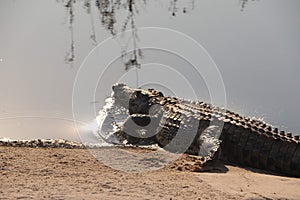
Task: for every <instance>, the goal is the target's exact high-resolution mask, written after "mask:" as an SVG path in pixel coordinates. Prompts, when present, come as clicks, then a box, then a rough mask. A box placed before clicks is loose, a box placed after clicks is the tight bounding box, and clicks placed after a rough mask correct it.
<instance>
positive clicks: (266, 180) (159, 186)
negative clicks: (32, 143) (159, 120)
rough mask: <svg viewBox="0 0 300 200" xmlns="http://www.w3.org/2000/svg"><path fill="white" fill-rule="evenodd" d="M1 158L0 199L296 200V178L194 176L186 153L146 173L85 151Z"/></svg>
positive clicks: (243, 172) (1, 150)
mask: <svg viewBox="0 0 300 200" xmlns="http://www.w3.org/2000/svg"><path fill="white" fill-rule="evenodd" d="M130 151H135V152H137V153H138V152H140V151H141V150H140V149H138V148H136V149H135V148H131V149H130ZM0 158H1V162H0V182H1V184H0V199H41V198H44V199H300V190H299V189H300V179H299V178H289V177H283V176H277V175H268V174H264V173H258V172H255V170H249V169H244V168H240V167H235V166H230V165H226V166H225V167H226V170H224V171H223V172H220V173H216V172H215V173H208V172H195V171H197V170H195V169H192V168H189V167H184V166H189V164H190V163H191V162H193V160H191V158H190V157H188V156H186V155H183V156H182V157H181V158H179V159H178V160H177V161H175V162H174V163H172V164H169V165H167V166H166V167H164V168H162V169H159V170H155V171H149V172H144V173H128V172H124V171H118V170H115V169H112V168H110V167H108V166H106V165H105V164H103V163H101V162H99V161H98V160H97V159H95V158H94V156H93V155H92V154H91V153H90V151H89V150H87V149H64V148H28V147H0ZM149 164H151V162H149Z"/></svg>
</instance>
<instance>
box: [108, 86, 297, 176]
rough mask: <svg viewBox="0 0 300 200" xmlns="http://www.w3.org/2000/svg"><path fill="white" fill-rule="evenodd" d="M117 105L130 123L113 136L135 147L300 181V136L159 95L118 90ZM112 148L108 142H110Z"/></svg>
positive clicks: (206, 105) (203, 104) (151, 91)
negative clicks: (154, 147)
mask: <svg viewBox="0 0 300 200" xmlns="http://www.w3.org/2000/svg"><path fill="white" fill-rule="evenodd" d="M112 89H113V95H112V98H113V100H114V103H115V105H117V106H121V107H123V108H124V109H126V110H127V113H128V117H127V119H126V120H125V121H124V122H123V124H122V125H121V127H120V128H119V129H118V130H116V131H115V132H114V133H113V135H114V136H115V137H117V138H118V141H120V142H126V143H127V144H134V145H141V144H142V145H150V144H157V145H159V146H160V147H162V148H164V149H165V150H167V151H171V152H175V153H187V154H191V155H195V156H201V157H202V158H203V161H204V162H208V161H210V162H211V161H215V160H222V161H227V162H229V163H233V164H236V165H239V166H245V167H251V168H257V169H261V170H265V171H267V172H271V173H275V174H282V175H286V176H292V177H300V140H299V136H293V135H292V134H291V133H286V132H285V131H279V130H278V128H275V127H273V126H271V125H269V124H267V123H266V122H264V121H263V120H259V119H256V118H251V117H245V116H241V115H239V114H237V113H234V112H232V111H229V110H227V109H225V108H221V107H218V106H214V105H212V104H210V103H206V102H202V101H190V100H185V99H180V98H176V97H165V96H164V95H163V94H162V92H159V91H156V90H154V89H147V90H143V89H132V88H129V87H128V86H127V85H125V84H123V83H117V84H115V85H113V87H112ZM108 142H109V140H108Z"/></svg>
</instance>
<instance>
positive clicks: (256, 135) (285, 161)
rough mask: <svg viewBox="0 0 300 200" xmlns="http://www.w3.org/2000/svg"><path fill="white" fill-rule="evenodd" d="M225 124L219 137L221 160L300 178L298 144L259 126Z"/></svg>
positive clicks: (297, 141) (235, 123) (232, 122)
mask: <svg viewBox="0 0 300 200" xmlns="http://www.w3.org/2000/svg"><path fill="white" fill-rule="evenodd" d="M243 121H244V123H239V122H237V121H230V122H226V123H225V124H224V127H223V131H222V135H221V140H222V144H221V148H222V153H223V154H224V155H223V158H225V159H226V160H228V161H229V162H233V163H237V164H240V165H244V166H250V167H254V168H259V169H263V170H268V171H272V172H275V173H281V174H285V175H289V176H296V177H300V141H299V137H298V136H295V137H292V136H291V134H284V132H283V131H281V132H279V133H278V129H273V128H271V127H270V126H268V125H266V124H264V123H263V122H261V123H257V124H253V122H251V121H248V122H247V121H246V123H245V120H243Z"/></svg>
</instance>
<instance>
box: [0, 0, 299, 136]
mask: <svg viewBox="0 0 300 200" xmlns="http://www.w3.org/2000/svg"><path fill="white" fill-rule="evenodd" d="M97 2H98V4H97ZM107 2H110V1H94V0H91V1H89V0H85V1H83V0H82V1H76V3H74V1H67V0H61V1H55V0H48V1H39V0H27V1H20V0H15V1H11V0H1V2H0V27H1V28H0V83H1V84H0V137H10V138H20V139H29V138H66V139H74V140H80V137H85V138H87V139H86V140H90V141H96V140H97V139H95V138H94V136H93V134H92V132H93V131H94V130H95V129H96V120H95V118H96V115H97V111H98V110H99V109H100V108H101V107H102V106H103V105H104V99H105V98H106V97H108V96H109V95H110V93H111V89H110V88H111V84H105V83H103V82H101V84H100V85H95V86H94V87H95V88H96V89H95V98H87V99H86V100H85V102H86V104H85V106H86V107H89V108H91V109H93V110H94V111H95V112H94V113H93V115H91V114H90V115H87V116H83V117H82V118H81V120H80V121H77V123H76V124H77V125H78V126H75V125H74V122H73V116H74V113H73V112H72V110H73V108H72V92H73V89H74V88H73V85H74V82H75V80H76V75H78V72H79V69H80V65H81V64H82V63H83V61H84V59H85V58H86V56H87V55H88V54H89V53H90V51H91V50H92V49H94V48H95V47H96V46H97V44H100V43H101V42H103V41H105V39H107V38H109V37H111V36H112V35H116V34H118V33H121V32H122V30H123V29H127V30H129V29H131V28H132V27H133V28H137V32H135V31H131V32H129V33H130V34H129V35H130V37H128V38H127V37H126V35H125V36H124V37H122V35H120V36H119V37H116V36H114V39H113V40H114V41H115V44H116V45H115V46H116V48H115V49H116V50H114V51H112V49H113V48H108V49H106V53H107V55H111V56H115V57H116V60H115V61H114V62H113V64H112V66H114V65H115V66H119V68H118V70H119V71H118V72H116V73H118V74H124V77H123V79H122V80H128V82H130V83H129V84H131V86H135V84H136V83H137V84H144V85H145V87H147V86H149V87H151V86H152V87H156V88H159V89H162V90H165V91H164V92H165V93H166V94H173V93H172V91H175V92H176V95H179V96H181V97H184V98H193V96H189V95H188V94H187V93H185V89H186V87H185V86H183V84H182V83H183V81H181V79H179V78H180V76H178V77H179V78H177V75H178V74H176V73H173V72H172V73H170V71H168V68H163V67H161V65H157V63H156V64H155V65H154V64H152V65H151V68H147V67H143V65H142V66H141V68H140V69H138V81H136V73H135V72H136V71H135V67H136V66H138V64H139V63H140V62H141V63H142V62H145V61H143V59H144V60H147V59H148V60H150V61H151V59H152V58H153V59H152V60H155V59H154V58H156V57H160V56H159V55H163V54H159V53H158V51H155V52H154V51H151V50H144V51H143V49H142V50H141V52H140V51H139V50H138V49H139V48H140V46H139V45H140V43H141V42H142V41H143V40H146V39H147V38H142V37H141V38H140V37H138V36H139V31H138V30H139V28H142V27H163V28H167V29H173V30H176V31H179V32H182V33H184V34H186V35H188V36H189V37H191V38H193V39H194V40H195V41H197V42H198V43H200V44H201V45H202V46H203V47H204V48H205V49H206V50H207V52H208V53H209V54H210V56H211V57H212V59H213V60H214V62H215V63H216V65H217V66H218V69H219V70H220V73H221V76H222V78H223V81H224V85H225V89H226V97H227V107H228V108H230V109H232V110H234V111H237V112H239V113H242V114H245V115H254V116H257V117H263V118H264V119H265V120H266V121H267V122H270V123H271V124H274V125H276V126H279V127H281V128H283V129H285V130H288V131H291V132H293V133H298V132H299V118H300V105H299V102H300V93H299V87H300V79H299V78H298V76H299V72H300V68H299V65H300V57H299V52H300V39H299V35H300V27H299V24H300V23H299V22H300V13H299V11H298V10H299V8H300V2H299V1H280V0H264V1H249V2H247V3H246V4H245V7H244V9H243V11H241V8H242V7H243V4H242V2H246V1H239V0H228V1H210V0H206V1H190V0H182V1H180V0H178V1H168V0H166V1H138V0H136V1H134V2H135V4H134V6H133V7H131V8H130V5H128V2H132V1H118V0H116V1H112V2H114V3H115V4H109V3H107ZM122 2H123V3H122ZM124 2H125V3H124ZM126 2H127V3H126ZM144 2H146V3H144ZM174 2H175V3H176V2H177V3H176V4H174ZM66 5H68V6H66ZM112 5H114V6H112ZM130 9H131V10H130ZM152 38H153V41H158V40H160V39H163V40H165V38H160V37H159V35H157V36H155V35H153V36H152ZM170 43H174V44H176V42H175V41H170ZM128 45H129V46H130V45H131V46H134V47H136V50H137V51H136V52H133V53H131V54H126V53H125V52H126V51H127V50H128ZM176 45H179V46H184V45H183V44H180V42H179V43H178V44H176ZM96 51H97V50H96ZM185 52H187V54H193V52H189V50H188V49H186V51H185ZM100 53H101V52H100ZM143 54H144V58H143ZM122 55H123V56H122ZM164 58H165V60H164ZM168 60H169V57H165V56H161V60H160V61H168ZM171 60H172V61H173V62H175V58H174V59H171ZM102 61H103V60H93V63H96V64H95V66H98V67H99V69H101V70H104V69H105V66H104V65H103V62H102ZM89 62H90V61H86V62H85V63H89ZM179 62H182V63H180V64H181V65H182V68H184V67H185V66H186V63H185V62H183V61H178V62H177V61H176V63H177V64H178V63H179ZM170 63H171V64H172V62H171V61H170ZM170 63H169V64H170ZM176 63H173V64H174V65H175V64H176ZM158 64H159V63H158ZM171 64H170V65H171ZM83 66H88V67H89V66H90V65H83ZM125 67H127V68H128V69H129V70H128V71H126V70H125ZM149 69H151V70H149ZM101 70H100V72H101ZM157 70H160V71H157ZM126 77H127V78H126ZM149 77H150V78H149ZM151 77H156V78H157V79H159V80H164V81H165V82H164V83H168V80H172V78H171V77H173V78H174V77H176V78H174V80H172V81H169V82H171V83H170V85H169V87H162V85H160V84H157V79H155V81H152V82H151V80H152V79H151ZM106 79H107V83H108V82H109V80H110V79H111V77H106ZM106 79H104V80H106ZM153 80H154V79H153ZM176 80H177V81H176ZM87 81H88V78H87ZM104 82H105V81H104ZM146 83H147V84H148V85H147V84H146ZM155 84H156V85H155ZM97 88H104V89H101V90H97ZM174 88H175V89H177V90H175V89H174ZM199 88H201V89H202V88H203V95H202V96H201V97H202V98H203V100H206V101H210V100H211V99H210V95H209V92H208V91H207V88H206V87H205V82H204V81H203V80H199ZM92 89H94V88H92ZM178 90H180V91H178ZM180 92H181V93H180ZM82 96H85V94H84V93H83V94H82ZM76 114H77V113H75V115H76ZM77 130H78V131H79V132H80V137H79V134H78V132H77Z"/></svg>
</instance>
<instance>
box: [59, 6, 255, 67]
mask: <svg viewBox="0 0 300 200" xmlns="http://www.w3.org/2000/svg"><path fill="white" fill-rule="evenodd" d="M248 1H249V0H240V4H241V11H243V10H244V9H245V6H246V4H247V3H248ZM252 1H256V0H252ZM62 2H63V3H64V6H65V8H66V10H67V15H68V22H69V29H70V40H71V44H70V49H69V51H68V52H67V54H66V56H65V62H66V63H69V64H71V65H72V64H73V62H74V60H75V41H74V29H73V26H74V18H75V9H74V6H75V4H76V3H77V1H76V0H62ZM79 3H81V4H82V5H83V9H84V10H85V11H86V12H87V13H88V14H89V16H90V26H91V31H90V32H91V33H90V39H91V40H92V41H93V44H94V45H97V44H98V42H97V39H96V31H95V22H94V21H95V20H94V15H93V10H94V9H95V8H96V10H97V11H98V13H97V14H98V16H99V18H100V21H101V26H103V27H104V28H105V29H106V30H107V31H108V32H109V33H110V34H111V35H112V36H116V35H117V33H118V32H119V31H120V32H124V31H126V30H130V31H131V38H129V39H128V43H129V42H132V46H133V51H132V52H130V53H128V52H127V51H128V49H127V46H128V45H127V46H125V47H121V48H122V59H123V63H124V66H125V70H126V71H128V70H129V69H130V68H132V67H136V68H139V67H140V61H139V59H142V57H143V54H142V51H141V49H140V48H139V47H138V39H139V37H138V28H137V24H136V17H137V16H138V14H139V12H140V11H141V10H142V12H143V10H144V9H145V8H146V6H147V3H148V1H147V0H83V2H79ZM194 9H195V0H170V2H169V8H168V12H170V14H171V15H172V16H174V17H175V16H177V15H178V13H183V14H186V13H189V12H191V11H193V10H194ZM124 12H125V13H126V14H125V15H122V14H121V15H118V13H124ZM118 21H122V25H121V27H120V30H119V31H118V27H117V26H116V24H117V22H118Z"/></svg>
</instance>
